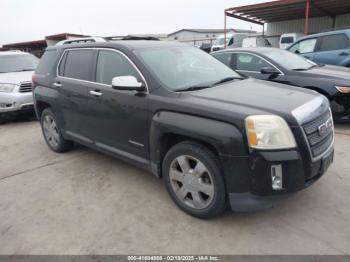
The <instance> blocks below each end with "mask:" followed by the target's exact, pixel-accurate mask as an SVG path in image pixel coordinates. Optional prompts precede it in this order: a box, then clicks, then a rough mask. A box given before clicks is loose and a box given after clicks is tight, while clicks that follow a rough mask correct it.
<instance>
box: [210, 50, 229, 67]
mask: <svg viewBox="0 0 350 262" xmlns="http://www.w3.org/2000/svg"><path fill="white" fill-rule="evenodd" d="M213 56H214V57H215V58H216V59H217V60H219V61H220V62H222V63H224V64H225V65H227V66H229V67H231V59H232V54H229V53H221V54H213Z"/></svg>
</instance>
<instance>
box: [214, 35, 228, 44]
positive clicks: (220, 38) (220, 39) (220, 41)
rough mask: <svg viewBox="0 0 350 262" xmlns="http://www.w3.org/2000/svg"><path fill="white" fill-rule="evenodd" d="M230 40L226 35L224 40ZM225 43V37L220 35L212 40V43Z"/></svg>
mask: <svg viewBox="0 0 350 262" xmlns="http://www.w3.org/2000/svg"><path fill="white" fill-rule="evenodd" d="M229 40H230V37H226V42H227V43H228V42H229ZM224 44H225V37H224V36H221V37H218V38H216V39H215V40H214V42H213V45H224Z"/></svg>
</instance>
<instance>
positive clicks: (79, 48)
mask: <svg viewBox="0 0 350 262" xmlns="http://www.w3.org/2000/svg"><path fill="white" fill-rule="evenodd" d="M72 50H97V51H99V50H105V51H112V52H116V53H118V54H120V55H122V56H124V57H125V58H126V60H128V61H129V63H130V64H131V65H132V66H133V67H134V68H135V70H136V71H137V73H138V74H139V75H140V76H141V78H142V80H143V82H144V83H145V86H146V90H145V91H143V92H140V93H145V94H149V88H148V84H147V81H146V79H145V77H144V76H143V74H142V73H141V71H140V70H139V69H138V67H137V66H136V65H135V64H134V62H133V61H132V60H131V59H130V58H129V57H128V56H127V55H126V54H124V53H123V52H121V51H120V50H117V49H113V48H105V47H101V48H100V47H78V48H67V49H65V50H64V51H63V53H62V55H61V57H60V59H59V61H58V63H57V67H56V75H57V77H60V78H65V79H70V80H75V81H79V82H84V83H90V84H98V85H102V86H108V87H111V86H112V85H107V84H103V83H99V82H94V81H87V80H82V79H78V78H71V77H66V76H61V75H59V73H58V69H59V67H60V64H61V62H62V59H63V57H64V55H65V53H66V52H69V51H72ZM97 59H98V58H97ZM96 61H97V60H96Z"/></svg>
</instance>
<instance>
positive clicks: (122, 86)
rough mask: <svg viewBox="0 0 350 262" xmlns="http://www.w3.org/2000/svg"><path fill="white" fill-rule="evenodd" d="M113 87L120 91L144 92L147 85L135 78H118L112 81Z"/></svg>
mask: <svg viewBox="0 0 350 262" xmlns="http://www.w3.org/2000/svg"><path fill="white" fill-rule="evenodd" d="M112 87H113V88H114V89H118V90H135V91H144V90H145V85H144V84H143V83H141V82H139V81H137V79H136V77H134V76H116V77H113V79H112Z"/></svg>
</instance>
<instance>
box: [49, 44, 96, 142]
mask: <svg viewBox="0 0 350 262" xmlns="http://www.w3.org/2000/svg"><path fill="white" fill-rule="evenodd" d="M96 53H97V52H96V51H95V50H94V49H70V50H66V51H65V52H64V54H63V56H62V58H61V61H60V64H59V67H58V76H57V78H56V79H55V83H54V86H55V87H56V88H57V89H58V90H59V93H60V96H59V98H58V101H57V103H58V104H59V108H60V109H61V114H62V116H63V123H64V124H63V125H64V129H65V131H66V133H67V134H68V135H70V136H73V137H75V138H76V139H78V140H81V141H82V142H87V143H92V139H91V135H90V132H89V130H88V126H87V123H88V122H89V116H88V114H87V108H86V105H87V104H88V102H89V99H91V97H90V96H89V95H88V90H89V87H90V86H91V84H92V83H91V81H92V80H93V70H94V61H95V58H96Z"/></svg>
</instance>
